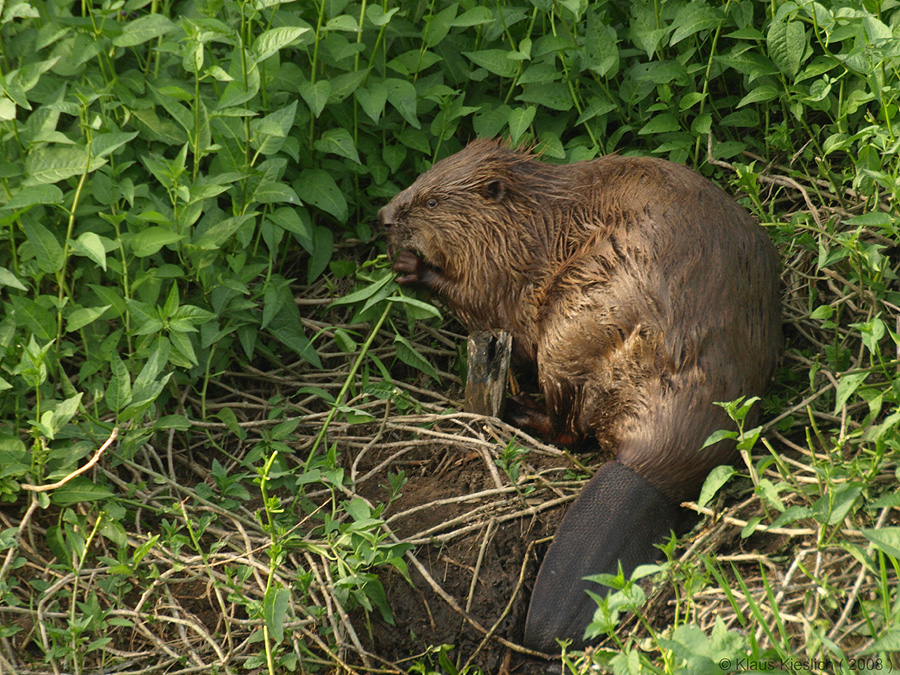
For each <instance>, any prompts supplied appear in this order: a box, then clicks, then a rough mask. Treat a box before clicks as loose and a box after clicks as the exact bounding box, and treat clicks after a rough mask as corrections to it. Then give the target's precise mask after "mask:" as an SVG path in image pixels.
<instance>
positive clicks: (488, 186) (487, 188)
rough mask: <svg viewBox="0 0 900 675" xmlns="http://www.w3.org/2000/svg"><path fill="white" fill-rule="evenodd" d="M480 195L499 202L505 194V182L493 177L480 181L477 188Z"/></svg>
mask: <svg viewBox="0 0 900 675" xmlns="http://www.w3.org/2000/svg"><path fill="white" fill-rule="evenodd" d="M479 191H480V192H481V196H482V197H484V198H485V199H490V200H491V201H495V202H499V201H500V200H502V199H503V197H505V196H506V183H504V182H503V180H502V179H500V178H494V179H492V180H489V181H487V182H485V183H482V185H481V188H480V190H479Z"/></svg>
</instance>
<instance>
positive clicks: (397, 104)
mask: <svg viewBox="0 0 900 675" xmlns="http://www.w3.org/2000/svg"><path fill="white" fill-rule="evenodd" d="M384 85H385V87H387V100H388V102H389V103H390V104H391V105H392V106H394V108H396V109H397V112H399V113H400V116H401V117H402V118H403V119H405V120H406V121H407V122H408V123H409V124H410V125H411V126H412V127H413V128H415V129H421V128H422V125H421V123H420V122H419V118H418V112H417V105H418V95H417V94H416V88H415V87H414V86H413V84H412V83H411V82H407V81H406V80H399V79H397V78H388V79H386V80H385V81H384Z"/></svg>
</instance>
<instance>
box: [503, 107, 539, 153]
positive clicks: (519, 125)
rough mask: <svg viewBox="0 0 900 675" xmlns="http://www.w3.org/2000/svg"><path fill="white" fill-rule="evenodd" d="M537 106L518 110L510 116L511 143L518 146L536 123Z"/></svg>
mask: <svg viewBox="0 0 900 675" xmlns="http://www.w3.org/2000/svg"><path fill="white" fill-rule="evenodd" d="M536 112H537V108H536V107H535V106H527V107H525V108H516V109H515V110H513V111H512V112H511V113H510V114H509V142H510V143H512V144H513V145H516V144H517V143H518V142H519V140H520V139H521V138H522V135H523V134H524V133H525V132H526V131H528V127H529V126H530V125H531V123H532V121H534V115H535V113H536Z"/></svg>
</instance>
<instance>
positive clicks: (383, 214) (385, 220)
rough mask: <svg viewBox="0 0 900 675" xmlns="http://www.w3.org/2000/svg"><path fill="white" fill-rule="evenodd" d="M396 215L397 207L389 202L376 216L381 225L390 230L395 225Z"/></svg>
mask: <svg viewBox="0 0 900 675" xmlns="http://www.w3.org/2000/svg"><path fill="white" fill-rule="evenodd" d="M396 215H397V209H396V208H394V206H393V205H391V204H388V205H387V206H383V207H381V210H379V211H378V215H377V216H376V220H377V221H378V224H379V225H381V227H383V228H384V229H385V230H389V229H391V227H392V226H393V225H394V218H395V216H396Z"/></svg>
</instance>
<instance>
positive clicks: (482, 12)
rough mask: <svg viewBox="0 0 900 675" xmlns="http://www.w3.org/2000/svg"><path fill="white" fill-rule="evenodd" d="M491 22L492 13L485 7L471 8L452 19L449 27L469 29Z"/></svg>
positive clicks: (492, 18)
mask: <svg viewBox="0 0 900 675" xmlns="http://www.w3.org/2000/svg"><path fill="white" fill-rule="evenodd" d="M493 20H494V13H493V12H492V11H491V10H490V9H488V8H487V7H473V8H472V9H468V10H466V11H465V12H463V13H462V14H460V15H459V16H458V17H456V18H455V19H453V20H452V21H451V22H450V25H451V26H454V27H456V28H471V27H472V26H481V25H483V24H486V23H491V22H492V21H493Z"/></svg>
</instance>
